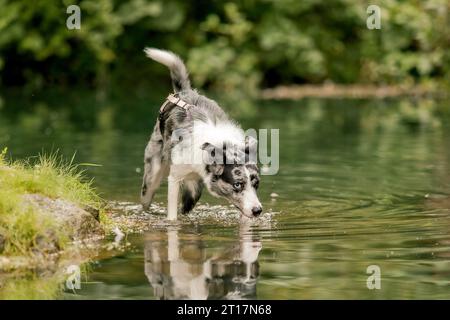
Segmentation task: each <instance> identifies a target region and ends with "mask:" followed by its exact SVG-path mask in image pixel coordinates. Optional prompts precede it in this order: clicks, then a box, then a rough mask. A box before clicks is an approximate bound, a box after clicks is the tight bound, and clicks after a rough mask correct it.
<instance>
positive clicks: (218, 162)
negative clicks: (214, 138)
mask: <svg viewBox="0 0 450 320" xmlns="http://www.w3.org/2000/svg"><path fill="white" fill-rule="evenodd" d="M200 148H201V149H202V150H204V151H205V152H204V154H203V163H204V164H206V171H208V172H211V173H212V174H213V175H215V176H220V175H222V173H223V170H224V154H223V149H222V148H218V147H216V146H214V145H213V144H211V143H209V142H205V143H204V144H202V146H201V147H200Z"/></svg>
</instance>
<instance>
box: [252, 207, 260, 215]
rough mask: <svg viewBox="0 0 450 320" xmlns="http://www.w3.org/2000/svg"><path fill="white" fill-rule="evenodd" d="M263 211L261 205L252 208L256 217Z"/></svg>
mask: <svg viewBox="0 0 450 320" xmlns="http://www.w3.org/2000/svg"><path fill="white" fill-rule="evenodd" d="M261 212H262V208H261V207H253V209H252V213H253V216H255V217H257V216H259V215H260V214H261Z"/></svg>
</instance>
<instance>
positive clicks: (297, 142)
mask: <svg viewBox="0 0 450 320" xmlns="http://www.w3.org/2000/svg"><path fill="white" fill-rule="evenodd" d="M163 96H164V94H160V95H159V94H158V95H156V94H155V95H151V94H141V95H137V96H135V95H132V96H127V97H112V98H108V99H99V98H96V97H95V96H94V95H92V94H90V93H88V92H80V93H76V94H71V95H68V96H67V97H65V98H64V99H61V96H59V95H58V94H54V95H52V94H46V95H38V94H36V95H32V94H28V95H24V94H16V95H12V94H11V95H6V96H3V103H2V108H1V109H0V146H8V147H9V150H10V152H11V155H12V156H13V157H14V158H25V157H28V156H30V155H35V154H37V153H39V152H40V151H42V150H46V151H50V150H57V149H58V150H59V151H60V152H61V153H62V154H64V155H66V156H68V157H70V156H72V154H73V153H74V152H76V161H77V162H88V163H95V164H100V165H101V166H98V167H86V169H87V173H88V175H89V176H91V177H94V178H95V185H96V186H97V188H98V190H99V191H100V192H101V193H102V195H103V197H104V198H106V199H108V200H115V201H122V202H128V203H129V202H131V204H129V206H130V207H133V204H134V203H137V202H138V195H139V189H140V183H141V175H142V172H141V170H142V163H143V150H144V147H145V145H146V142H147V139H148V137H149V134H150V132H151V129H152V126H153V123H154V121H155V117H156V112H157V108H158V105H159V104H160V102H161V100H162V97H163ZM221 102H223V104H224V105H228V106H231V105H232V107H228V108H227V107H225V108H226V109H227V110H229V111H230V112H231V113H232V115H233V116H234V117H235V118H236V119H237V120H239V122H240V123H241V124H242V126H243V127H244V128H256V129H258V128H268V129H270V128H277V129H279V130H280V144H279V148H280V168H279V172H278V174H276V175H273V176H262V179H261V184H260V189H259V195H260V199H261V200H262V203H263V206H264V208H265V211H266V214H265V215H263V218H262V220H263V222H261V223H253V224H252V223H239V221H237V220H236V219H230V221H225V222H226V223H224V221H222V220H221V221H215V220H214V219H205V220H199V221H195V220H192V221H190V220H183V221H182V222H181V223H179V224H176V225H173V226H166V225H164V224H161V225H159V226H157V227H155V226H149V230H148V231H147V232H145V233H144V234H135V235H129V236H128V238H127V241H129V242H130V243H131V245H130V249H129V250H127V251H125V252H124V253H122V254H119V255H118V256H116V257H113V258H109V259H106V260H100V261H96V263H94V264H92V265H91V271H90V272H89V273H88V275H87V279H84V281H83V283H82V289H81V290H78V291H77V292H76V294H73V293H70V292H65V294H64V295H63V296H62V297H63V298H66V299H79V298H83V299H84V298H89V299H91V298H92V299H109V298H124V299H128V298H132V299H135V298H137V299H155V298H206V297H209V298H224V297H227V298H251V299H254V298H257V299H320V298H326V299H383V298H387V299H391V298H400V299H406V298H408V299H409V298H412V299H436V298H450V128H449V126H448V123H449V121H448V120H449V119H450V116H449V111H448V110H450V101H433V100H398V99H397V100H384V101H381V100H380V101H373V100H372V101H368V100H367V101H366V100H321V99H312V100H303V101H298V102H268V101H265V102H261V101H241V102H240V103H236V104H227V103H226V102H224V101H221ZM165 190H166V189H165V186H162V188H161V190H160V191H159V192H158V194H157V196H156V201H157V202H159V203H165V194H166V192H165ZM272 193H276V194H278V197H275V198H274V197H271V194H272ZM200 203H201V204H205V203H209V205H210V206H209V207H206V209H204V210H203V211H202V214H205V212H204V211H205V210H206V211H208V210H209V211H211V214H212V215H214V213H215V212H216V211H220V210H222V209H226V208H228V204H226V203H225V202H223V201H220V200H215V199H213V198H212V197H210V196H209V195H204V196H203V197H202V199H201V200H200ZM219 205H220V206H219ZM124 207H125V208H126V206H124ZM133 208H134V209H135V210H136V208H135V207H133ZM227 210H228V209H227ZM125 211H126V209H125ZM195 214H196V213H195V211H194V213H192V215H195ZM206 214H207V213H206ZM160 219H161V220H162V219H163V217H161V218H160ZM264 219H265V220H264ZM225 220H226V219H225ZM370 265H376V266H378V267H379V268H380V271H381V289H379V290H377V289H374V290H369V289H368V288H367V285H366V280H367V278H368V276H369V275H368V274H367V273H366V269H367V267H368V266H370Z"/></svg>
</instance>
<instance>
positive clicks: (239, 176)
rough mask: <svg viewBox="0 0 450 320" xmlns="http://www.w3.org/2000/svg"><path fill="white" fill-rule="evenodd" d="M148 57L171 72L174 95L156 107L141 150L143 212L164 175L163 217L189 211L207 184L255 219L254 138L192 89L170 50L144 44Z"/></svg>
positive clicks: (256, 172) (171, 217) (257, 210)
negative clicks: (142, 160)
mask: <svg viewBox="0 0 450 320" xmlns="http://www.w3.org/2000/svg"><path fill="white" fill-rule="evenodd" d="M144 52H145V53H146V55H147V57H149V58H151V59H153V60H155V61H157V62H159V63H162V64H163V65H165V66H167V67H168V68H169V70H170V75H171V79H172V85H173V89H174V93H173V94H170V95H169V96H168V97H167V99H166V101H165V102H164V104H163V105H162V106H161V108H160V112H159V117H158V119H157V121H156V124H155V127H154V129H153V133H152V134H151V137H150V140H149V142H148V144H147V146H146V148H145V155H144V177H143V183H142V190H141V203H142V206H143V209H144V210H148V208H149V207H150V204H151V202H152V199H153V196H154V194H155V192H156V190H157V189H158V187H159V185H160V183H161V181H162V179H164V178H166V177H167V178H168V202H167V218H168V220H176V219H177V214H178V207H179V204H178V202H179V195H180V194H181V206H180V211H181V212H182V213H184V214H186V213H189V212H190V211H191V210H192V209H193V208H194V206H195V205H196V203H197V201H198V200H199V198H200V196H201V193H202V190H203V189H204V188H205V187H206V189H207V190H208V191H209V193H210V194H212V195H213V196H215V197H220V198H225V199H227V200H228V201H229V202H230V203H231V204H233V205H234V206H235V207H237V208H238V209H239V210H240V212H241V213H242V214H243V215H244V216H247V217H250V218H253V217H257V216H259V215H260V214H261V212H262V205H261V202H260V201H259V199H258V196H257V193H256V191H257V189H258V186H259V180H260V179H259V168H258V165H257V161H256V149H257V140H256V137H252V136H251V135H245V133H244V131H243V130H242V129H241V128H240V126H239V125H238V124H237V123H236V122H234V121H233V120H232V119H231V118H230V117H229V116H228V115H227V114H226V113H225V112H224V111H223V110H222V109H221V108H220V107H219V105H218V104H217V103H216V102H215V101H213V100H211V99H209V98H207V97H205V96H203V95H200V94H199V93H198V92H197V91H196V90H194V89H192V88H191V84H190V80H189V75H188V72H187V69H186V66H185V64H184V63H183V61H182V60H181V58H180V57H178V56H177V55H176V54H174V53H173V52H170V51H165V50H160V49H155V48H145V50H144Z"/></svg>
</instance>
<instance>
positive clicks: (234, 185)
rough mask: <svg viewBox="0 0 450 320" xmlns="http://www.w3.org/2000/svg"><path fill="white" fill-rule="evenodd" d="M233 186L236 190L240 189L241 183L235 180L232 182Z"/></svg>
mask: <svg viewBox="0 0 450 320" xmlns="http://www.w3.org/2000/svg"><path fill="white" fill-rule="evenodd" d="M233 188H234V189H236V190H241V189H242V183H241V182H235V183H234V184H233Z"/></svg>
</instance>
